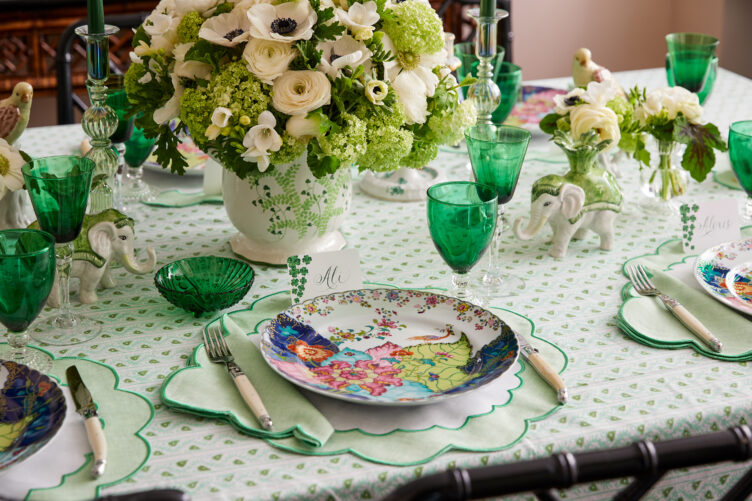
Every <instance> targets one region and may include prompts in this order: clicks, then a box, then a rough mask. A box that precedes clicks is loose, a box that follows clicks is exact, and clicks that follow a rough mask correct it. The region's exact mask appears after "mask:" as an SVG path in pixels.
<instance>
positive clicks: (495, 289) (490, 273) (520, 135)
mask: <svg viewBox="0 0 752 501" xmlns="http://www.w3.org/2000/svg"><path fill="white" fill-rule="evenodd" d="M530 137H531V134H530V131H527V130H525V129H521V128H520V127H513V126H511V125H502V124H500V123H493V124H478V125H474V126H472V127H470V128H468V129H467V130H466V131H465V141H466V142H467V151H468V153H469V154H470V163H471V164H472V167H473V173H474V174H475V179H476V181H478V182H479V183H483V184H485V185H488V186H491V187H493V188H494V190H496V195H497V197H498V199H499V204H498V215H497V217H498V220H497V221H496V232H495V234H494V239H493V247H492V249H491V255H490V259H489V263H488V270H487V271H486V274H485V275H483V284H484V285H485V286H486V287H487V288H488V292H487V295H489V296H492V297H503V296H509V295H514V294H517V293H518V292H519V291H521V290H524V289H525V281H524V280H522V278H520V277H517V276H514V275H510V274H508V273H504V272H503V271H502V270H501V266H500V261H501V237H502V233H503V230H504V204H506V203H507V202H509V201H510V200H511V199H512V196H513V195H514V190H515V188H516V187H517V180H518V179H519V177H520V171H521V170H522V163H523V161H524V160H525V154H526V153H527V146H528V144H529V143H530Z"/></svg>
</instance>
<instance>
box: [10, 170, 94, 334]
mask: <svg viewBox="0 0 752 501" xmlns="http://www.w3.org/2000/svg"><path fill="white" fill-rule="evenodd" d="M95 167H96V165H95V164H94V161H93V160H91V159H89V158H81V157H76V156H57V157H45V158H37V159H34V160H32V161H31V162H28V163H26V164H24V166H23V167H22V168H21V171H22V172H23V175H24V180H25V181H26V189H27V190H28V192H29V197H30V198H31V205H32V206H33V207H34V212H35V213H36V215H37V222H38V224H39V227H40V228H41V229H42V230H44V231H46V232H48V233H50V234H51V235H52V236H53V237H54V238H55V257H56V260H57V278H58V292H59V294H58V298H59V299H60V308H59V309H58V312H57V315H56V316H55V317H54V318H53V319H52V320H50V322H49V323H50V326H49V328H48V329H46V330H41V331H40V330H38V329H35V330H34V332H33V333H32V337H33V338H34V339H35V340H37V341H41V342H44V343H47V344H55V345H68V344H77V343H82V342H84V341H88V340H90V339H93V338H95V337H97V336H98V335H99V332H100V331H101V328H102V323H101V322H99V321H97V320H93V319H90V318H87V317H83V316H80V315H77V314H74V313H73V312H72V311H71V307H70V294H69V292H70V291H69V284H68V279H69V278H70V269H71V264H72V261H73V240H75V239H76V237H77V236H78V234H79V233H80V232H81V226H82V225H83V222H84V213H85V212H86V202H87V201H88V199H89V190H90V189H91V181H92V176H93V174H94V168H95Z"/></svg>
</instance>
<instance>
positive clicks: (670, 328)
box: [617, 226, 752, 362]
mask: <svg viewBox="0 0 752 501" xmlns="http://www.w3.org/2000/svg"><path fill="white" fill-rule="evenodd" d="M742 235H743V236H749V235H752V226H746V227H744V228H742ZM696 256H697V255H696V254H691V255H687V254H685V253H684V251H683V249H682V244H681V240H680V239H672V240H668V241H666V242H664V243H662V244H661V245H659V246H658V248H657V249H656V251H655V252H654V253H651V254H644V255H642V256H637V257H635V258H632V259H629V260H628V261H626V262H625V263H624V265H623V266H622V272H623V273H624V275H625V276H626V267H627V266H628V265H630V264H638V263H639V264H642V265H644V266H646V267H647V268H648V269H649V270H653V271H654V275H655V276H654V277H653V280H654V281H655V283H656V286H657V287H658V288H659V289H661V290H665V291H666V293H667V294H669V295H672V296H674V297H676V298H677V299H678V300H679V301H680V302H681V303H682V304H683V305H684V306H685V307H686V308H687V309H689V310H690V311H691V312H692V313H693V314H695V316H697V317H698V318H699V319H700V321H702V322H703V323H704V324H705V325H706V326H707V327H708V328H709V329H710V330H711V331H713V332H714V333H715V334H716V336H717V337H718V338H719V339H720V340H721V341H722V342H723V343H724V348H723V351H722V352H721V353H716V352H714V351H712V350H710V349H709V348H708V347H707V346H705V344H703V343H702V342H701V341H699V340H698V339H697V338H695V337H694V336H693V335H692V333H690V332H689V331H688V330H687V329H686V328H685V327H684V326H683V325H682V324H681V323H680V322H679V321H678V320H676V319H675V318H674V317H673V315H671V313H669V312H668V311H667V310H666V309H665V308H663V307H662V306H661V305H660V304H659V302H658V301H657V300H656V299H655V298H651V297H645V296H640V295H639V294H637V293H636V292H635V291H634V288H633V287H632V285H631V283H629V282H627V283H626V284H625V285H624V287H623V288H622V298H623V299H624V303H623V304H622V306H621V308H620V309H619V313H618V314H617V324H618V325H619V327H620V328H621V330H622V331H623V332H624V333H625V334H626V335H627V336H629V337H631V338H632V339H634V340H635V341H638V342H640V343H642V344H645V345H647V346H651V347H653V348H660V349H682V348H691V349H693V350H695V351H696V352H698V353H700V354H702V355H704V356H706V357H710V358H715V359H717V360H724V361H729V362H742V361H746V360H752V319H750V318H748V317H746V316H745V315H742V314H740V313H738V312H736V311H734V310H733V309H731V308H728V307H727V306H724V305H723V304H722V303H720V302H719V301H716V300H715V299H713V298H712V297H711V296H710V295H708V294H705V293H704V292H701V291H698V290H694V289H692V288H690V287H687V286H686V285H683V284H681V283H680V282H679V281H677V280H676V279H674V278H672V277H670V276H668V275H666V274H665V273H663V272H664V271H669V270H671V269H672V268H673V267H674V266H677V265H680V264H684V263H687V262H689V261H691V260H693V259H694V258H695V257H696Z"/></svg>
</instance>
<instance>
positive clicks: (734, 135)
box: [728, 120, 752, 221]
mask: <svg viewBox="0 0 752 501" xmlns="http://www.w3.org/2000/svg"><path fill="white" fill-rule="evenodd" d="M728 137H729V157H730V158H731V167H732V168H733V169H734V174H736V178H737V179H738V180H739V184H741V185H742V188H744V191H746V192H747V203H746V204H745V208H744V211H743V212H742V215H743V216H744V219H746V220H748V221H750V220H752V120H743V121H741V122H734V123H732V124H731V127H730V128H729V136H728Z"/></svg>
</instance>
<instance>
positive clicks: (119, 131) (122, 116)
mask: <svg viewBox="0 0 752 501" xmlns="http://www.w3.org/2000/svg"><path fill="white" fill-rule="evenodd" d="M105 85H106V86H107V105H108V106H109V107H110V108H112V109H113V110H114V111H115V114H116V115H117V120H118V124H117V128H116V129H115V132H113V133H112V135H111V136H110V141H112V144H113V146H114V147H115V149H116V150H117V153H118V171H117V173H115V178H116V179H115V193H113V198H114V201H115V204H116V205H118V206H121V207H122V203H121V200H120V198H121V195H122V193H121V186H120V185H121V183H120V182H117V177H118V174H120V175H122V174H123V173H124V170H125V162H124V158H125V152H126V150H125V148H126V147H125V143H126V142H127V141H128V140H129V139H130V137H131V135H132V134H133V117H129V116H128V107H129V106H130V102H129V101H128V95H127V94H126V93H125V84H124V77H123V75H119V74H115V73H113V74H111V75H110V76H109V77H107V81H106V82H105Z"/></svg>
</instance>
